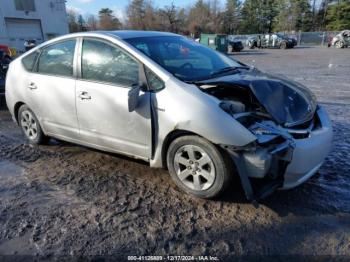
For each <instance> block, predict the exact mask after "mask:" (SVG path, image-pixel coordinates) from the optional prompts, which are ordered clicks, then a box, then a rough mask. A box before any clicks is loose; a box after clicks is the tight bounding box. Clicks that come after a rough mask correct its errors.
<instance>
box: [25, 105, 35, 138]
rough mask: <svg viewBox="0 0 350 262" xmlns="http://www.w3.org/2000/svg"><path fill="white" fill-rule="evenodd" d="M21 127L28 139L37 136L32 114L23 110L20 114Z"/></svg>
mask: <svg viewBox="0 0 350 262" xmlns="http://www.w3.org/2000/svg"><path fill="white" fill-rule="evenodd" d="M21 127H22V129H23V131H24V133H25V134H26V136H27V137H28V138H29V139H30V140H34V139H36V138H37V136H38V125H37V123H36V120H35V118H34V116H33V114H32V113H31V112H30V111H28V110H24V111H23V112H22V114H21Z"/></svg>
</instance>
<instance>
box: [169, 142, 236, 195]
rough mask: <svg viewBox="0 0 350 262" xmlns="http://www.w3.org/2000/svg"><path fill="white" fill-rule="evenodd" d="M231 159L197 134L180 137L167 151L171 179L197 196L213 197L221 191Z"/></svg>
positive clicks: (230, 166) (227, 181) (224, 185)
mask: <svg viewBox="0 0 350 262" xmlns="http://www.w3.org/2000/svg"><path fill="white" fill-rule="evenodd" d="M230 160H231V159H230V158H229V156H228V155H227V154H226V152H224V151H222V150H220V149H218V148H217V147H216V146H215V145H213V144H212V143H210V142H209V141H207V140H206V139H204V138H201V137H199V136H183V137H179V138H177V139H175V140H174V141H173V142H172V143H171V144H170V146H169V149H168V152H167V165H168V169H169V172H170V175H171V177H172V179H173V180H174V182H175V183H176V184H177V186H178V187H180V188H181V189H182V190H184V191H185V192H187V193H188V194H191V195H194V196H196V197H199V198H214V197H217V196H219V195H220V194H221V193H222V192H224V190H225V189H226V187H227V185H228V184H229V181H230V178H231V171H232V162H231V161H230Z"/></svg>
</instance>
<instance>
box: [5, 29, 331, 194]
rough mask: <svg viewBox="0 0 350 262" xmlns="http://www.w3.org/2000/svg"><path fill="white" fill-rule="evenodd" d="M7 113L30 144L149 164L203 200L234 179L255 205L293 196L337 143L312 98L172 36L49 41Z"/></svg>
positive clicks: (15, 87) (16, 88)
mask: <svg viewBox="0 0 350 262" xmlns="http://www.w3.org/2000/svg"><path fill="white" fill-rule="evenodd" d="M6 102H7V106H8V108H9V110H10V112H11V114H12V116H13V119H14V120H15V121H16V122H17V123H18V124H19V126H20V127H21V129H22V130H23V133H24V134H25V136H26V138H27V139H28V141H29V142H30V143H32V144H40V143H45V142H47V141H48V138H49V137H56V138H59V139H62V140H66V141H70V142H73V143H77V144H82V145H85V146H89V147H93V148H97V149H100V150H104V151H109V152H115V153H121V154H125V155H128V156H131V157H134V158H138V159H143V160H145V161H147V162H149V163H150V166H152V167H158V168H160V167H163V168H167V169H168V170H169V172H170V175H171V177H172V178H173V180H174V181H175V183H176V184H177V185H178V186H179V187H180V188H181V189H183V190H184V191H185V192H187V193H189V194H192V195H194V196H197V197H202V198H213V197H216V196H218V195H219V194H220V193H222V192H223V191H224V190H225V189H226V188H227V187H228V186H229V185H230V183H229V181H230V180H231V178H232V177H233V176H234V175H237V176H239V178H240V179H241V182H242V186H243V189H244V191H245V193H246V196H247V198H248V199H249V200H252V201H256V200H258V199H260V198H262V197H264V196H266V195H267V194H269V193H272V192H273V191H274V190H276V189H288V188H292V187H295V186H297V185H299V184H301V183H303V182H304V181H305V180H307V179H308V178H309V177H311V176H312V175H314V174H315V173H316V172H317V170H318V169H319V167H320V166H321V165H322V163H323V161H324V159H325V157H326V156H327V154H328V152H329V150H330V148H331V141H332V126H331V121H330V119H329V117H328V114H327V112H326V111H325V109H324V108H323V107H322V106H321V105H319V104H318V103H317V101H316V98H315V96H314V95H313V94H312V93H311V91H310V90H308V89H307V88H306V87H304V86H302V85H301V84H299V83H296V82H293V81H291V80H288V79H283V78H279V77H276V76H272V75H269V74H265V73H263V72H260V71H259V70H257V69H256V68H252V67H249V66H246V65H244V64H242V63H240V62H238V61H235V60H234V59H232V58H230V57H228V56H226V55H224V54H222V53H220V52H218V51H215V50H213V49H211V48H208V47H206V46H203V45H201V44H198V43H196V42H195V41H192V40H188V39H186V38H185V37H183V36H180V35H176V34H172V33H162V32H149V31H148V32H146V31H115V32H91V33H77V34H70V35H66V36H63V37H59V38H56V39H54V40H50V41H48V42H46V43H44V44H42V45H40V46H38V47H36V48H34V49H32V50H30V51H29V52H27V53H25V54H24V55H22V56H21V57H19V58H17V59H16V60H14V61H13V62H12V63H11V64H10V68H9V71H8V75H7V79H6ZM254 181H258V182H259V183H258V184H255V182H254ZM258 185H259V186H258Z"/></svg>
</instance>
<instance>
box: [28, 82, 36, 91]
mask: <svg viewBox="0 0 350 262" xmlns="http://www.w3.org/2000/svg"><path fill="white" fill-rule="evenodd" d="M28 88H29V89H30V90H34V89H37V88H38V87H37V86H36V84H35V83H30V84H29V86H28Z"/></svg>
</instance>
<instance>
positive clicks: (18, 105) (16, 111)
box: [13, 102, 24, 123]
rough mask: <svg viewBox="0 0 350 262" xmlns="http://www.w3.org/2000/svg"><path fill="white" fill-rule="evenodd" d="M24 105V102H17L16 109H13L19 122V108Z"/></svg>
mask: <svg viewBox="0 0 350 262" xmlns="http://www.w3.org/2000/svg"><path fill="white" fill-rule="evenodd" d="M22 105H24V103H23V102H17V103H16V104H15V107H14V110H13V113H14V115H15V118H16V121H17V123H18V110H19V108H20V107H21V106H22Z"/></svg>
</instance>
